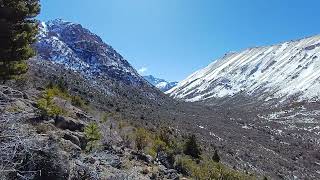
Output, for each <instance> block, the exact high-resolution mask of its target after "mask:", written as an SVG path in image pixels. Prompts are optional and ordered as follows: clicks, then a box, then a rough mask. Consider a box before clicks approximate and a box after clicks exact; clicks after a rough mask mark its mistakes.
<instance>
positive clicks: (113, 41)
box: [39, 0, 320, 81]
mask: <svg viewBox="0 0 320 180" xmlns="http://www.w3.org/2000/svg"><path fill="white" fill-rule="evenodd" d="M41 3H42V13H41V15H40V16H39V19H40V20H43V21H47V20H50V19H56V18H62V19H64V20H68V21H73V22H77V23H80V24H82V25H83V26H84V27H86V28H88V29H90V30H91V31H92V32H94V33H96V34H97V35H99V36H101V37H102V39H103V40H104V41H105V42H106V43H108V44H109V45H111V46H113V47H114V48H115V49H116V50H117V51H118V52H119V53H120V54H121V55H123V56H124V57H125V58H126V59H127V60H128V61H129V62H130V63H131V64H132V65H133V66H134V67H135V68H136V69H140V70H142V71H143V74H145V75H147V74H152V75H155V76H157V77H160V78H165V79H167V80H170V81H173V80H178V81H179V80H182V79H184V78H185V77H187V76H188V75H190V74H191V73H192V72H194V71H196V70H198V69H200V68H203V67H205V66H206V65H208V64H209V63H211V62H213V61H214V60H215V59H217V58H219V57H221V56H223V55H224V54H225V53H226V52H229V51H239V50H242V49H245V48H248V47H254V46H261V45H270V44H274V43H279V42H283V41H287V40H294V39H300V38H302V37H306V36H311V35H316V34H320V23H319V22H320V13H319V7H320V1H319V0H303V1H302V0H90V1H89V0H42V1H41ZM142 71H141V72H142Z"/></svg>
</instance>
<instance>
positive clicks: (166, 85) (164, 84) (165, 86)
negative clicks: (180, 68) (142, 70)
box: [143, 75, 178, 92]
mask: <svg viewBox="0 0 320 180" xmlns="http://www.w3.org/2000/svg"><path fill="white" fill-rule="evenodd" d="M143 77H144V78H145V79H146V80H147V81H148V82H149V83H150V84H152V85H154V86H155V87H157V88H158V89H160V90H161V91H162V92H166V91H168V90H170V89H172V88H173V87H175V86H176V85H177V84H178V82H168V81H166V80H164V79H159V78H156V77H153V76H152V75H149V76H143Z"/></svg>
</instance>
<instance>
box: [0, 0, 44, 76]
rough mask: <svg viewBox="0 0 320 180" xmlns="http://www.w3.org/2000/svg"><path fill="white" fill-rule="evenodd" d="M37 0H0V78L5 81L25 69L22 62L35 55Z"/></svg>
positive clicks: (38, 9) (38, 5) (23, 71)
mask: <svg viewBox="0 0 320 180" xmlns="http://www.w3.org/2000/svg"><path fill="white" fill-rule="evenodd" d="M39 13H40V2H39V0H1V1H0V42H1V43H0V79H1V80H3V82H5V81H6V80H9V79H12V78H14V77H16V76H17V75H21V74H24V73H26V72H27V70H28V66H27V63H26V62H25V61H26V60H28V59H29V58H31V57H32V56H34V55H35V52H34V50H33V49H32V47H31V45H32V44H33V43H34V42H35V41H36V35H37V33H38V23H37V21H36V20H35V19H34V17H36V16H37V15H38V14H39Z"/></svg>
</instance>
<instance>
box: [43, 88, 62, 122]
mask: <svg viewBox="0 0 320 180" xmlns="http://www.w3.org/2000/svg"><path fill="white" fill-rule="evenodd" d="M37 107H38V109H39V110H40V114H41V116H44V117H55V116H59V115H62V114H65V113H66V112H65V111H64V110H63V109H62V108H61V107H59V106H57V105H56V104H55V103H54V102H53V94H51V93H46V94H45V95H44V96H43V98H41V99H39V100H38V101H37Z"/></svg>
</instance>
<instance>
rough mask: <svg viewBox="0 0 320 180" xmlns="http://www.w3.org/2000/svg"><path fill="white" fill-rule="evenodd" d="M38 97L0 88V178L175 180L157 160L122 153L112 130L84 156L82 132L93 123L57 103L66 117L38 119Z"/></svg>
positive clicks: (121, 142) (126, 150) (123, 149)
mask: <svg viewBox="0 0 320 180" xmlns="http://www.w3.org/2000/svg"><path fill="white" fill-rule="evenodd" d="M38 93H40V92H37V91H36V90H35V91H34V92H32V93H30V92H27V93H25V92H21V91H18V90H15V89H12V88H10V87H8V86H0V174H1V179H55V180H59V179H181V175H180V174H178V173H177V172H176V170H173V169H168V168H166V167H165V166H164V165H162V163H161V162H160V160H159V159H153V158H152V157H151V156H148V155H144V154H142V153H139V152H137V151H135V150H133V149H130V148H127V147H126V146H125V144H124V140H123V139H122V138H121V137H120V136H119V135H117V132H116V131H112V132H107V133H108V134H112V141H111V140H110V141H109V144H110V146H108V148H104V149H102V150H99V151H94V152H90V153H87V152H85V151H84V148H85V146H86V143H87V142H86V140H85V135H84V132H83V128H84V126H85V125H86V124H87V123H89V122H92V121H97V119H95V118H94V117H91V116H89V115H88V114H87V113H86V112H84V111H82V110H80V109H79V108H77V107H74V106H73V105H71V104H70V103H68V102H63V100H59V99H58V100H56V101H57V102H59V101H60V103H64V106H65V109H67V110H68V114H69V117H65V116H59V117H56V118H49V119H45V118H42V117H41V116H39V109H38V108H37V103H36V101H35V100H34V98H33V97H34V96H36V94H38ZM110 131H111V130H110ZM162 161H163V159H162Z"/></svg>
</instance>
